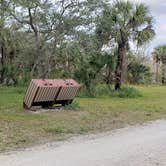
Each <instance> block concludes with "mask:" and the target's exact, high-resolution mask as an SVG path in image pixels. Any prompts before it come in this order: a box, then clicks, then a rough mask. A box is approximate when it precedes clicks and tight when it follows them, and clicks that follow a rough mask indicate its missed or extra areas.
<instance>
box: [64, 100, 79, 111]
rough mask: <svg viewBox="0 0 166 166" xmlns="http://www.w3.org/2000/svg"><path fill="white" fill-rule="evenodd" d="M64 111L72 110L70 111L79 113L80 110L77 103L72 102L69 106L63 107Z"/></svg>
mask: <svg viewBox="0 0 166 166" xmlns="http://www.w3.org/2000/svg"><path fill="white" fill-rule="evenodd" d="M64 109H65V110H72V111H79V110H80V109H81V107H80V106H79V103H78V102H76V101H73V102H72V103H71V104H69V105H65V107H64Z"/></svg>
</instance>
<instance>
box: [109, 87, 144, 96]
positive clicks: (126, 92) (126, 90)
mask: <svg viewBox="0 0 166 166" xmlns="http://www.w3.org/2000/svg"><path fill="white" fill-rule="evenodd" d="M111 96H112V97H120V98H137V97H142V93H141V92H140V91H139V90H137V89H135V88H134V87H129V86H123V87H122V88H121V89H120V90H118V91H114V90H113V91H112V92H111Z"/></svg>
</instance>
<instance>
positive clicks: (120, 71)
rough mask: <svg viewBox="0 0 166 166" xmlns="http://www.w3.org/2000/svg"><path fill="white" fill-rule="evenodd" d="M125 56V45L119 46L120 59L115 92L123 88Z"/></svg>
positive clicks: (118, 60)
mask: <svg viewBox="0 0 166 166" xmlns="http://www.w3.org/2000/svg"><path fill="white" fill-rule="evenodd" d="M124 55H125V43H121V44H119V45H118V58H117V65H116V70H115V90H119V89H120V88H121V84H122V74H123V61H124Z"/></svg>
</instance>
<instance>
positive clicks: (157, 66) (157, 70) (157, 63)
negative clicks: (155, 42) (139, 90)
mask: <svg viewBox="0 0 166 166" xmlns="http://www.w3.org/2000/svg"><path fill="white" fill-rule="evenodd" d="M155 74H156V76H155V81H156V83H158V82H159V78H158V77H159V62H158V61H156V71H155Z"/></svg>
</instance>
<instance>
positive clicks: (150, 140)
mask: <svg viewBox="0 0 166 166" xmlns="http://www.w3.org/2000/svg"><path fill="white" fill-rule="evenodd" d="M156 165H157V166H166V121H165V120H158V121H155V122H151V123H148V124H145V125H142V126H139V125H137V126H133V127H132V126H130V127H126V128H123V129H118V130H115V131H113V132H109V133H104V134H99V135H90V136H81V137H77V138H73V139H71V140H68V141H65V142H59V143H52V144H47V145H44V146H40V147H34V148H32V149H26V150H24V151H18V152H12V153H10V154H1V155H0V166H156Z"/></svg>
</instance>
